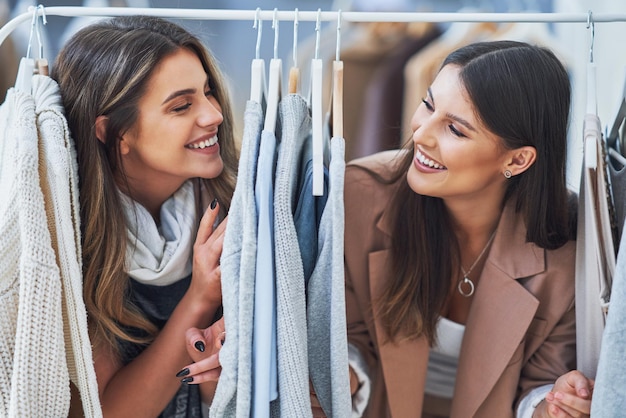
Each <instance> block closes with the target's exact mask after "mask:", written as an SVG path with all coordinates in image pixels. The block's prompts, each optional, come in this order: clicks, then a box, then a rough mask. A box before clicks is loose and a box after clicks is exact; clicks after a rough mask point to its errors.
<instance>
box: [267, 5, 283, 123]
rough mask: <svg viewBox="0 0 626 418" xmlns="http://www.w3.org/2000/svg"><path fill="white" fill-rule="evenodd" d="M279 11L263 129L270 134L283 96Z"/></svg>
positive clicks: (274, 23) (274, 25) (276, 20)
mask: <svg viewBox="0 0 626 418" xmlns="http://www.w3.org/2000/svg"><path fill="white" fill-rule="evenodd" d="M277 12H278V9H274V19H273V20H272V27H273V28H274V58H272V60H271V61H270V82H269V88H268V98H267V110H266V112H265V124H264V126H263V129H264V130H266V131H269V132H275V130H276V120H277V119H278V104H279V102H280V98H281V95H282V67H283V62H282V60H281V59H280V58H278V19H276V13H277Z"/></svg>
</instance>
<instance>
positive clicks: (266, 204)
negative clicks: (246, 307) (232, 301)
mask: <svg viewBox="0 0 626 418" xmlns="http://www.w3.org/2000/svg"><path fill="white" fill-rule="evenodd" d="M275 165H276V137H275V135H274V133H273V132H270V131H263V132H262V133H261V150H260V151H259V159H258V167H257V176H256V184H255V198H256V209H257V217H258V231H257V232H258V234H257V256H256V278H255V282H254V332H253V336H252V414H251V416H252V417H253V418H266V417H269V416H270V401H272V400H274V399H276V397H277V396H278V381H277V374H278V371H277V364H276V286H275V277H276V274H275V267H274V169H275Z"/></svg>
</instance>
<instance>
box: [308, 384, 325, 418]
mask: <svg viewBox="0 0 626 418" xmlns="http://www.w3.org/2000/svg"><path fill="white" fill-rule="evenodd" d="M309 394H310V396H311V412H312V413H313V418H326V414H325V413H324V410H323V409H322V405H320V401H319V400H318V399H317V395H316V394H315V389H313V384H311V382H310V381H309Z"/></svg>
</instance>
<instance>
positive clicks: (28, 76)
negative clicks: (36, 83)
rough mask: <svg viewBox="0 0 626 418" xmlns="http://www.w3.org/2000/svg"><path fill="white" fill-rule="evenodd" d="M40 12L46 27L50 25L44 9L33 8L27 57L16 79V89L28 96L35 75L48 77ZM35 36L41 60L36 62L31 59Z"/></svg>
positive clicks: (21, 61)
mask: <svg viewBox="0 0 626 418" xmlns="http://www.w3.org/2000/svg"><path fill="white" fill-rule="evenodd" d="M40 11H41V18H42V20H43V24H44V25H45V24H47V23H48V21H47V19H46V14H45V10H44V7H43V6H42V5H39V6H37V7H32V12H33V19H32V21H31V27H30V36H29V39H28V48H27V50H26V56H25V57H22V59H21V60H20V65H19V67H18V70H17V77H16V79H15V89H16V90H18V91H21V92H24V93H28V94H30V92H31V87H32V80H33V75H34V74H42V75H48V60H46V59H45V58H44V57H43V41H42V38H41V31H40V29H39V12H40ZM33 34H35V36H36V37H37V45H38V47H39V58H38V59H36V60H35V59H34V58H31V57H30V55H31V50H32V45H33Z"/></svg>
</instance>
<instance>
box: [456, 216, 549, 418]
mask: <svg viewBox="0 0 626 418" xmlns="http://www.w3.org/2000/svg"><path fill="white" fill-rule="evenodd" d="M515 218H516V217H515V216H514V214H513V210H512V208H510V207H507V208H506V209H505V211H504V212H503V214H502V218H501V220H500V224H499V225H498V232H497V233H496V237H495V239H494V242H493V245H492V248H491V250H490V253H489V255H488V257H487V260H486V263H485V267H484V268H483V272H482V274H481V277H480V281H479V283H478V286H477V289H476V294H475V295H474V301H473V302H472V307H471V309H470V313H469V316H468V319H467V323H466V327H465V336H464V339H463V344H462V349H461V355H460V358H459V366H458V373H457V381H456V386H455V394H454V401H453V404H452V413H451V415H452V416H453V417H457V416H468V417H469V416H474V415H475V414H476V411H477V410H478V408H479V407H480V405H481V404H482V403H483V402H484V401H485V399H486V398H487V396H488V395H489V392H491V390H492V389H493V387H494V385H495V384H496V382H497V381H498V379H499V378H500V376H501V375H502V373H503V371H504V369H505V368H506V367H507V365H508V364H509V363H510V361H511V359H512V357H513V355H514V353H515V351H516V350H517V348H518V346H519V344H520V343H521V342H522V341H523V339H524V335H525V333H526V331H527V330H528V328H529V326H530V324H531V322H532V320H533V318H534V315H535V312H536V310H537V307H538V306H539V301H538V300H537V299H536V298H535V297H534V296H533V295H532V294H531V293H529V292H528V291H527V290H526V289H525V288H524V287H523V286H522V285H521V284H520V283H519V282H518V281H517V280H516V279H518V278H523V277H529V276H532V275H535V274H538V273H540V272H542V271H544V270H545V260H544V250H543V249H541V248H539V247H537V246H535V245H534V244H531V243H527V242H526V228H525V227H523V225H522V223H521V220H520V221H517V222H516V220H515ZM479 376H480V381H481V383H480V384H476V379H477V378H478V377H479Z"/></svg>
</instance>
